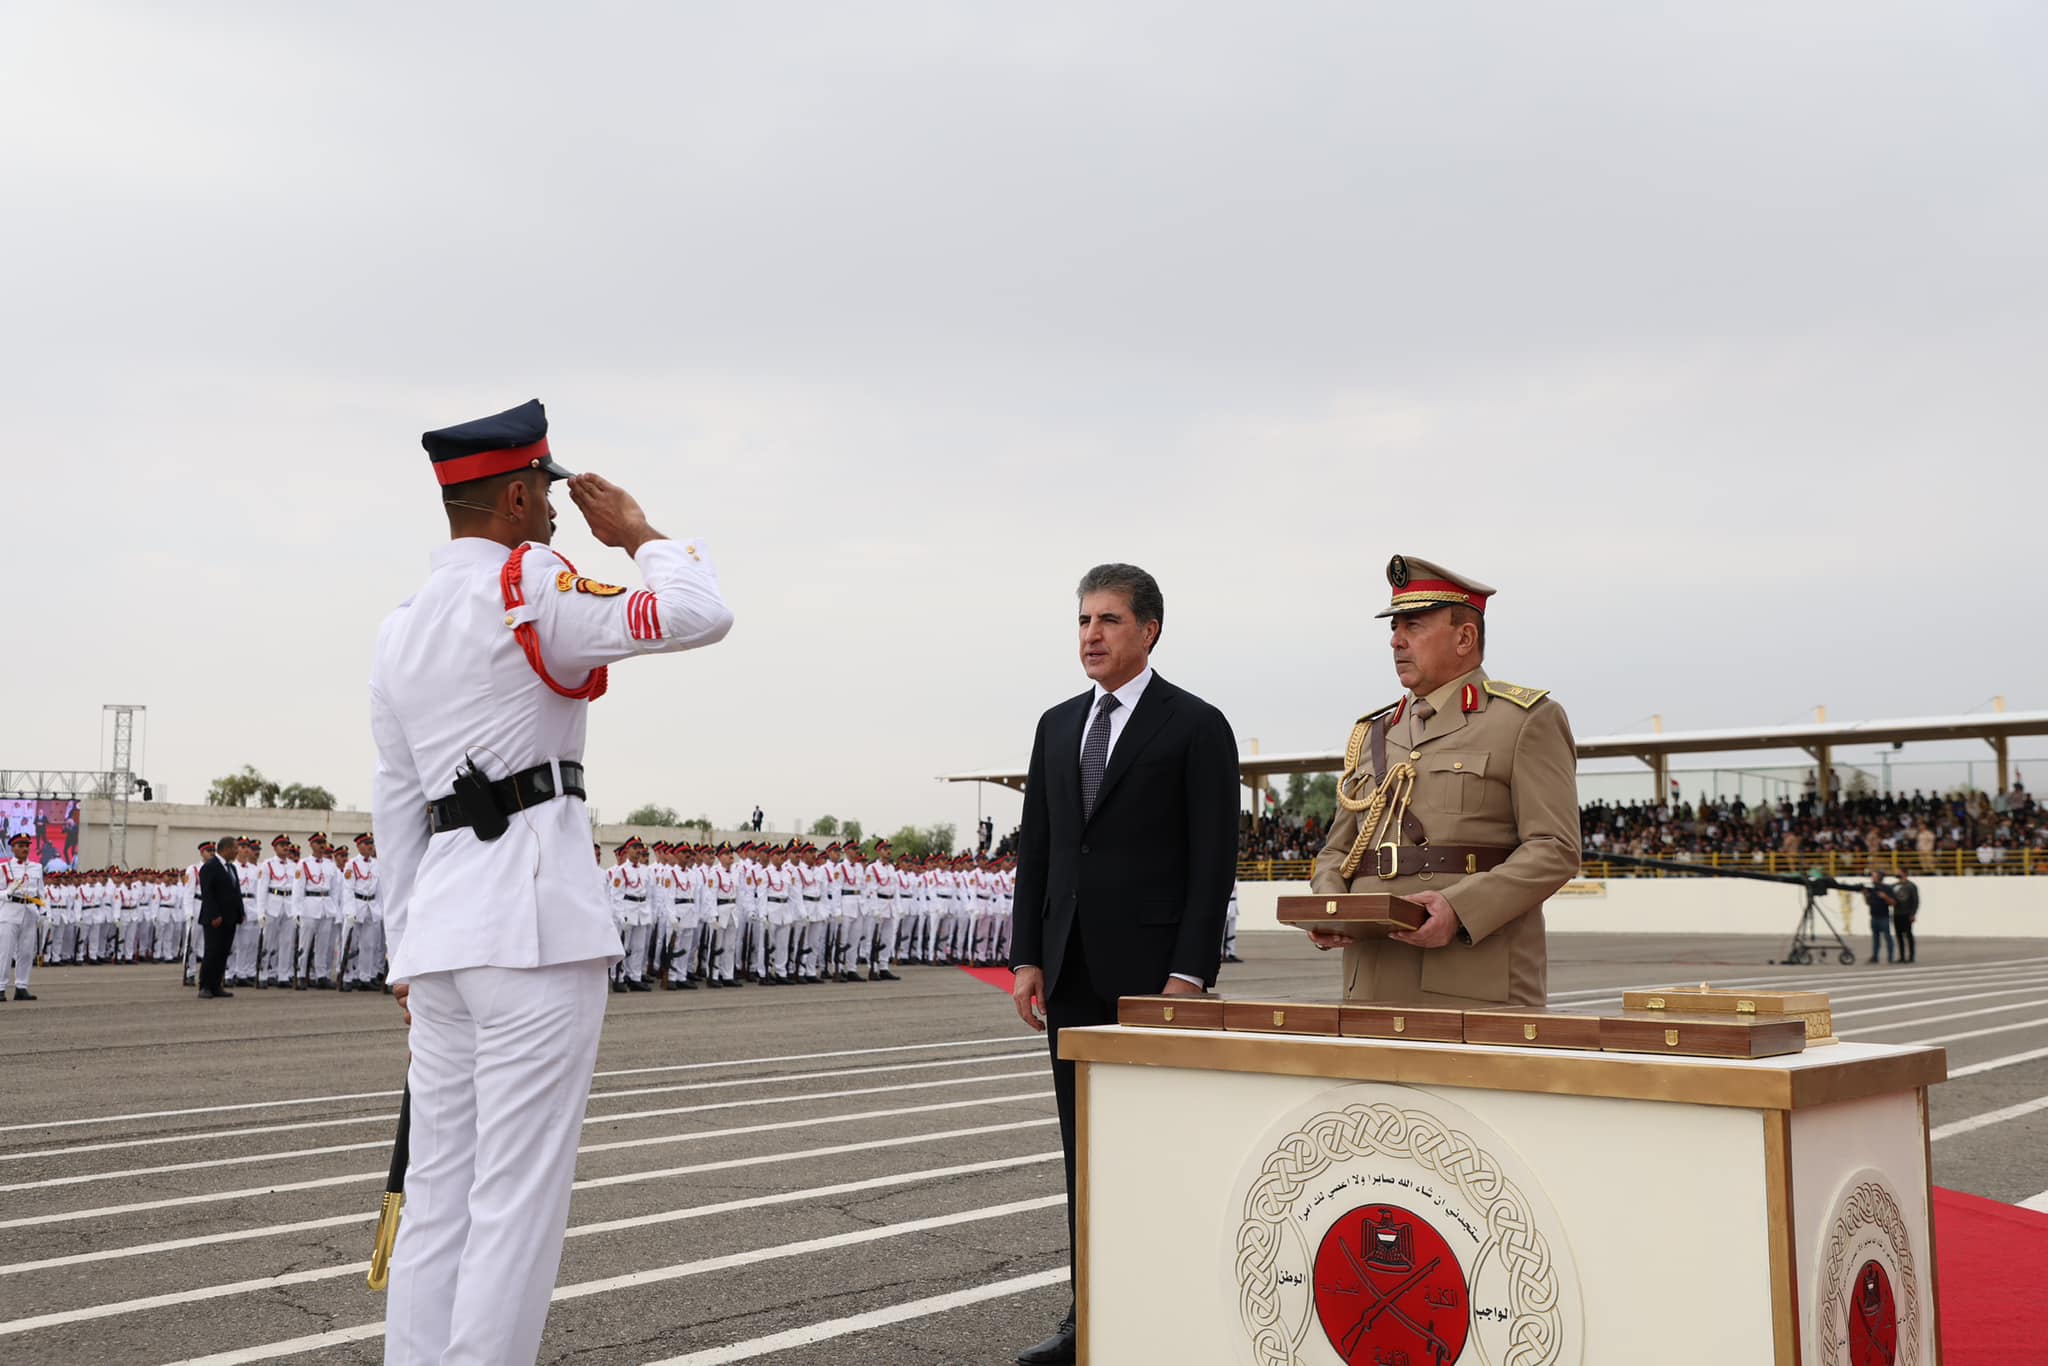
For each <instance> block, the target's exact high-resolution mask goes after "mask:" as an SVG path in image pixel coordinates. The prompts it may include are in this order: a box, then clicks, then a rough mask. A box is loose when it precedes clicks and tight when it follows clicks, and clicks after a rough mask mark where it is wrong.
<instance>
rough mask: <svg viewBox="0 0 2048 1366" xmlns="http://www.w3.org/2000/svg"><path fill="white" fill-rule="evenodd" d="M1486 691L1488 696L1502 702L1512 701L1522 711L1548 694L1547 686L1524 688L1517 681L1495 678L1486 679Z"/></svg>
mask: <svg viewBox="0 0 2048 1366" xmlns="http://www.w3.org/2000/svg"><path fill="white" fill-rule="evenodd" d="M1486 691H1487V694H1488V695H1489V696H1491V697H1498V698H1500V699H1501V700H1502V701H1504V702H1512V703H1514V704H1515V705H1516V706H1518V707H1520V708H1521V709H1522V710H1523V711H1527V710H1528V709H1529V708H1531V707H1533V706H1535V705H1536V704H1537V703H1538V702H1541V701H1542V700H1543V699H1544V698H1546V697H1548V696H1550V689H1548V688H1525V687H1522V686H1521V685H1520V684H1519V683H1503V682H1501V681H1500V680H1499V679H1497V678H1489V679H1487V680H1486Z"/></svg>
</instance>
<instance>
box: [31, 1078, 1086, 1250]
mask: <svg viewBox="0 0 2048 1366" xmlns="http://www.w3.org/2000/svg"><path fill="white" fill-rule="evenodd" d="M1051 1094H1052V1092H1051V1091H1024V1092H1020V1093H1018V1094H1016V1095H1007V1096H978V1097H976V1098H975V1099H973V1100H949V1101H946V1102H943V1103H941V1104H936V1105H905V1106H898V1107H895V1108H893V1109H888V1110H855V1111H851V1112H849V1113H847V1114H841V1115H819V1116H816V1117H813V1118H808V1119H785V1120H781V1121H779V1122H777V1123H774V1124H743V1125H738V1126H735V1127H731V1128H725V1129H706V1130H704V1131H703V1132H701V1133H690V1134H676V1135H673V1136H672V1137H670V1138H668V1139H667V1141H668V1142H673V1143H694V1142H697V1141H699V1140H701V1139H713V1138H731V1137H734V1136H735V1135H741V1134H765V1133H780V1132H782V1131H784V1130H788V1129H807V1128H814V1127H816V1126H818V1125H823V1124H844V1123H851V1122H855V1121H858V1120H866V1119H893V1118H896V1117H897V1116H900V1115H927V1114H934V1113H937V1112H939V1111H942V1110H971V1109H974V1108H977V1107H979V1106H983V1105H1004V1104H1009V1103H1012V1102H1016V1101H1028V1100H1044V1099H1045V1098H1047V1097H1048V1096H1050V1095H1051ZM1027 1122H1028V1123H1032V1124H1036V1123H1041V1122H1043V1121H1040V1120H1030V1121H1027ZM997 1127H1003V1126H997ZM902 1141H908V1142H916V1141H918V1140H917V1139H916V1138H912V1139H909V1140H902ZM893 1142H894V1141H893V1140H883V1141H880V1142H876V1143H873V1144H868V1145H859V1144H856V1145H853V1146H852V1147H850V1148H848V1149H847V1151H849V1152H858V1151H862V1150H863V1148H864V1147H877V1148H886V1147H890V1146H892V1144H893ZM686 1170H694V1169H693V1168H681V1167H673V1168H669V1169H667V1170H665V1171H658V1172H644V1173H642V1172H635V1173H628V1174H626V1175H624V1176H614V1177H601V1178H597V1179H594V1180H592V1181H587V1182H584V1181H579V1182H577V1183H576V1188H577V1189H579V1190H580V1189H582V1188H583V1187H584V1186H587V1185H588V1186H605V1185H621V1184H624V1183H626V1182H630V1181H636V1180H655V1179H658V1178H661V1177H665V1176H673V1175H676V1174H677V1173H679V1172H682V1171H686ZM387 1175H389V1173H388V1172H386V1171H382V1170H379V1171H374V1172H352V1173H350V1174H349V1175H347V1176H326V1177H321V1178H319V1179H318V1180H313V1181H291V1182H281V1183H279V1184H276V1185H271V1186H249V1187H244V1188H243V1189H241V1190H231V1191H209V1192H207V1193H206V1194H203V1195H181V1196H178V1197H176V1198H175V1199H170V1200H142V1201H137V1202H136V1203H134V1204H128V1205H101V1206H98V1207H97V1208H94V1209H80V1210H65V1211H63V1212H62V1213H58V1214H31V1215H23V1216H21V1217H18V1218H14V1219H0V1229H10V1228H31V1227H39V1226H41V1225H44V1224H67V1223H75V1222H77V1221H78V1220H80V1219H103V1218H111V1217H113V1216H115V1215H121V1214H142V1213H147V1212H148V1211H150V1210H158V1209H184V1208H189V1207H190V1206H193V1205H201V1204H217V1203H219V1202H221V1201H223V1200H247V1199H253V1198H255V1197H257V1196H263V1195H289V1194H292V1193H294V1192H297V1191H309V1190H324V1189H327V1188H329V1187H332V1186H348V1185H356V1184H360V1183H362V1182H366V1181H382V1180H383V1179H384V1178H385V1177H386V1176H387Z"/></svg>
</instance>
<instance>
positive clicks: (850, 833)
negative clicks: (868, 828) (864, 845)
mask: <svg viewBox="0 0 2048 1366" xmlns="http://www.w3.org/2000/svg"><path fill="white" fill-rule="evenodd" d="M839 833H840V835H841V837H842V838H845V839H849V840H852V841H853V842H854V843H855V844H859V843H860V842H861V837H862V836H861V828H860V822H859V821H841V822H840V823H839Z"/></svg>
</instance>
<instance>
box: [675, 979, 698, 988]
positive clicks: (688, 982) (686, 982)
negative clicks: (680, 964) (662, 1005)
mask: <svg viewBox="0 0 2048 1366" xmlns="http://www.w3.org/2000/svg"><path fill="white" fill-rule="evenodd" d="M675 988H676V990H677V991H695V990H696V989H697V979H696V978H694V977H685V978H684V979H683V980H682V981H680V982H677V983H675Z"/></svg>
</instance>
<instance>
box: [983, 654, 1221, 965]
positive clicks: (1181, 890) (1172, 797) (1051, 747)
mask: <svg viewBox="0 0 2048 1366" xmlns="http://www.w3.org/2000/svg"><path fill="white" fill-rule="evenodd" d="M1094 705H1095V693H1094V690H1093V689H1092V688H1091V689H1090V690H1089V691H1087V692H1085V693H1082V694H1081V695H1080V696H1079V697H1074V698H1069V699H1068V700H1067V701H1065V702H1062V703H1060V704H1059V705H1058V706H1056V707H1054V708H1053V709H1052V710H1051V711H1048V712H1047V713H1046V714H1045V715H1044V716H1042V717H1040V718H1039V720H1038V734H1037V736H1036V738H1034V739H1033V740H1032V742H1031V770H1030V773H1029V775H1028V776H1027V777H1026V779H1025V784H1024V824H1023V829H1022V831H1021V832H1020V833H1019V835H1018V842H1017V895H1016V903H1015V906H1016V908H1015V911H1014V913H1013V914H1014V916H1015V929H1014V931H1013V934H1012V938H1011V943H1010V948H1011V954H1010V962H1011V965H1012V966H1031V967H1040V968H1043V969H1044V970H1045V985H1046V994H1047V995H1048V996H1050V995H1051V993H1052V988H1053V986H1054V985H1055V984H1056V983H1057V982H1058V981H1059V975H1060V965H1061V961H1062V960H1063V959H1064V958H1065V956H1066V951H1067V944H1068V940H1069V936H1070V935H1072V934H1074V933H1076V932H1078V933H1079V934H1080V936H1081V945H1082V950H1083V953H1084V954H1085V956H1086V958H1087V963H1088V975H1089V978H1090V979H1091V981H1092V984H1093V986H1094V989H1095V992H1096V994H1097V995H1099V996H1101V997H1104V998H1114V997H1117V996H1141V995H1149V994H1152V993H1156V992H1158V991H1159V990H1160V989H1161V988H1162V987H1164V986H1165V984H1166V979H1167V977H1168V976H1169V975H1170V974H1172V973H1176V972H1178V973H1184V974H1186V975H1187V976H1189V977H1194V978H1198V979H1200V980H1201V981H1202V982H1203V983H1205V984H1207V985H1209V986H1214V985H1215V984H1216V969H1217V965H1218V963H1219V962H1220V961H1221V959H1222V956H1223V913H1224V909H1225V907H1226V906H1227V905H1228V903H1229V900H1230V887H1231V883H1232V882H1233V881H1234V880H1235V878H1236V876H1237V815H1238V796H1237V784H1238V777H1237V738H1236V737H1235V736H1234V735H1232V734H1231V731H1230V722H1229V721H1227V720H1225V719H1224V716H1223V713H1222V712H1220V711H1218V710H1216V708H1214V707H1212V706H1210V705H1209V704H1208V703H1207V702H1204V701H1203V700H1202V699H1201V698H1199V697H1196V696H1195V695H1194V694H1193V693H1191V692H1185V691H1183V690H1181V689H1180V688H1177V687H1175V686H1174V685H1173V684H1171V683H1169V682H1167V681H1166V680H1165V679H1164V678H1162V677H1160V676H1159V675H1158V674H1157V673H1154V674H1153V676H1152V681H1151V682H1150V683H1148V684H1146V685H1145V692H1144V695H1143V696H1142V697H1140V698H1139V699H1138V704H1137V706H1136V707H1134V708H1132V710H1131V714H1130V716H1129V718H1128V719H1127V720H1126V721H1125V722H1124V728H1123V733H1122V734H1121V735H1119V736H1118V737H1117V741H1116V748H1115V749H1114V750H1112V751H1111V753H1110V756H1109V766H1108V767H1107V768H1106V769H1105V770H1104V771H1103V775H1102V787H1101V789H1100V791H1099V792H1098V793H1097V795H1096V799H1095V810H1094V813H1093V814H1092V815H1091V816H1090V818H1089V819H1088V820H1087V821H1086V822H1083V820H1082V819H1081V757H1080V756H1081V738H1082V729H1083V727H1084V726H1085V725H1087V724H1088V723H1089V722H1090V721H1091V720H1092V719H1093V717H1092V713H1093V710H1094Z"/></svg>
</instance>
